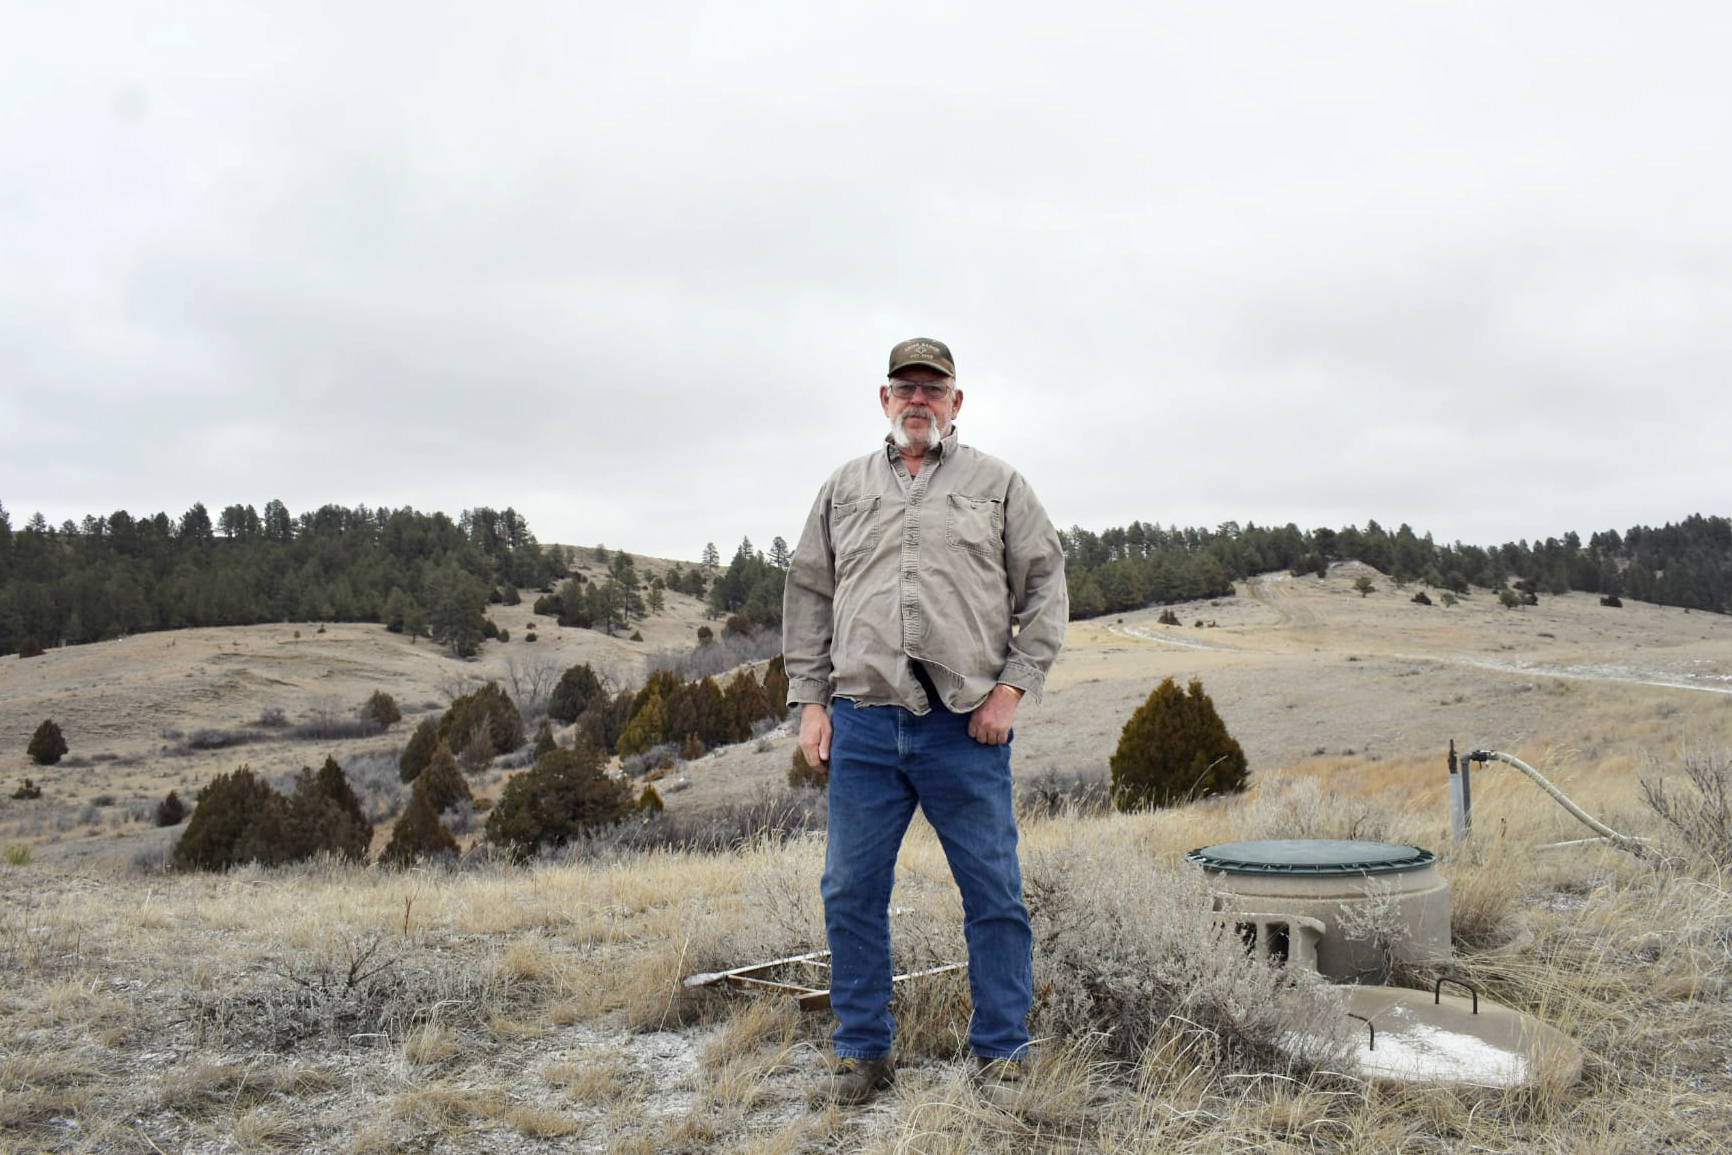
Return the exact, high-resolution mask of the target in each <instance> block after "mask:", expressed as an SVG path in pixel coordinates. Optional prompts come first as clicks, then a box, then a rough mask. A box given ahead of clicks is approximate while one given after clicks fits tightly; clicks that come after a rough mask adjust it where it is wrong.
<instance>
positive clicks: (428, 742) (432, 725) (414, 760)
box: [397, 718, 444, 782]
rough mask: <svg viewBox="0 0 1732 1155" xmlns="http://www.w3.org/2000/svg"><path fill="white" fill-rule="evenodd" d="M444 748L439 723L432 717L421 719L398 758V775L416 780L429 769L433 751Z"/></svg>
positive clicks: (405, 779)
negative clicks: (440, 738) (428, 765)
mask: <svg viewBox="0 0 1732 1155" xmlns="http://www.w3.org/2000/svg"><path fill="white" fill-rule="evenodd" d="M443 748H444V743H443V742H441V741H440V740H439V723H438V722H436V721H434V720H433V719H432V718H423V719H421V724H420V725H419V726H416V727H415V733H414V734H412V735H410V737H409V743H408V745H406V746H404V747H403V755H402V757H401V758H399V759H398V760H397V777H399V778H401V779H402V780H403V781H405V782H413V781H415V779H416V778H417V777H418V776H419V775H420V774H421V772H422V771H423V770H425V769H427V763H428V762H430V761H431V760H432V758H433V752H434V751H435V750H438V749H443Z"/></svg>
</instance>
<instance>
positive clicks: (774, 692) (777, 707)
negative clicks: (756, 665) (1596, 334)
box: [764, 654, 788, 718]
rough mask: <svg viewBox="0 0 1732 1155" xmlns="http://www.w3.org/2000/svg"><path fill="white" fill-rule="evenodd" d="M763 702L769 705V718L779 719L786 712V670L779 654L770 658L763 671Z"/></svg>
mask: <svg viewBox="0 0 1732 1155" xmlns="http://www.w3.org/2000/svg"><path fill="white" fill-rule="evenodd" d="M764 700H765V701H766V702H768V703H769V709H770V714H769V716H770V717H772V718H781V717H782V716H783V715H784V714H786V713H787V712H788V669H787V665H786V663H785V662H784V661H783V660H782V655H781V654H777V655H776V656H775V657H773V658H771V659H770V664H769V666H768V668H766V669H765V670H764Z"/></svg>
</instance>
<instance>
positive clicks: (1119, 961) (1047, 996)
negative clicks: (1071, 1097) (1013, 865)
mask: <svg viewBox="0 0 1732 1155" xmlns="http://www.w3.org/2000/svg"><path fill="white" fill-rule="evenodd" d="M1024 890H1025V893H1026V895H1027V900H1028V906H1029V915H1030V919H1031V922H1032V924H1033V928H1034V935H1035V950H1034V954H1035V989H1036V990H1037V991H1039V992H1041V994H1040V997H1039V999H1038V1001H1037V1004H1036V1007H1035V1012H1034V1015H1035V1024H1036V1028H1037V1029H1036V1033H1037V1034H1040V1035H1047V1036H1056V1037H1059V1038H1072V1037H1074V1038H1080V1037H1084V1036H1095V1037H1098V1038H1099V1039H1100V1040H1101V1052H1102V1055H1103V1058H1105V1059H1107V1060H1109V1061H1117V1062H1120V1063H1124V1064H1127V1065H1134V1064H1136V1063H1137V1062H1138V1060H1139V1059H1141V1058H1142V1057H1143V1055H1144V1053H1145V1051H1147V1050H1149V1049H1150V1048H1151V1047H1154V1046H1156V1045H1157V1044H1159V1043H1160V1042H1162V1040H1163V1038H1165V1037H1166V1036H1168V1035H1169V1034H1170V1033H1171V1032H1173V1031H1174V1030H1175V1029H1176V1024H1183V1029H1185V1030H1189V1031H1197V1032H1201V1033H1202V1039H1203V1041H1204V1042H1205V1043H1206V1049H1207V1051H1208V1057H1209V1058H1210V1059H1211V1060H1212V1061H1214V1062H1216V1063H1219V1064H1221V1065H1224V1066H1226V1067H1228V1068H1231V1069H1237V1070H1242V1071H1269V1070H1283V1069H1292V1068H1300V1069H1302V1068H1304V1067H1307V1066H1311V1065H1314V1064H1315V1065H1323V1064H1326V1063H1328V1062H1330V1061H1332V1060H1338V1059H1339V1058H1340V1057H1341V1056H1342V1055H1343V1054H1344V1053H1345V1048H1346V1047H1347V1045H1348V1038H1347V1035H1346V1033H1345V1031H1344V1029H1343V1026H1342V1024H1344V1023H1346V1021H1347V1020H1346V1019H1345V1017H1344V1016H1343V1015H1342V1013H1341V1008H1340V1005H1339V1004H1340V996H1339V995H1338V994H1335V993H1332V992H1331V991H1330V989H1329V987H1328V985H1327V984H1326V983H1325V982H1324V981H1323V980H1322V979H1321V978H1319V977H1318V976H1317V975H1316V974H1314V973H1311V972H1299V971H1290V970H1286V969H1283V968H1280V967H1277V966H1272V965H1270V964H1269V963H1268V962H1266V961H1263V960H1261V959H1258V958H1256V957H1253V956H1252V955H1250V954H1247V953H1246V951H1245V950H1244V947H1243V946H1242V944H1241V943H1240V942H1239V940H1238V938H1237V936H1236V935H1235V934H1233V932H1232V929H1231V927H1229V926H1225V925H1223V924H1222V923H1221V921H1220V920H1219V919H1218V918H1217V916H1216V914H1215V913H1214V911H1213V910H1212V909H1211V902H1210V896H1209V891H1208V886H1207V882H1206V880H1205V879H1204V878H1203V877H1202V875H1201V874H1200V873H1196V872H1188V873H1185V874H1177V873H1174V872H1173V871H1172V870H1171V869H1170V868H1168V867H1165V866H1162V865H1159V864H1157V863H1156V862H1155V861H1153V860H1152V859H1148V858H1143V857H1141V856H1135V857H1131V858H1126V857H1124V856H1122V855H1116V854H1115V855H1110V856H1109V855H1108V854H1107V853H1105V852H1101V851H1096V850H1089V849H1072V848H1065V849H1062V850H1056V851H1048V852H1045V853H1041V854H1038V855H1034V856H1031V862H1030V864H1029V870H1028V872H1027V874H1026V875H1025V884H1024ZM1156 911H1158V912H1159V915H1158V916H1156V915H1154V914H1153V913H1152V912H1156ZM1295 1039H1303V1040H1306V1042H1305V1043H1304V1045H1303V1048H1302V1049H1303V1051H1304V1054H1303V1056H1302V1057H1298V1058H1296V1057H1295V1056H1294V1055H1293V1054H1292V1053H1291V1052H1292V1050H1293V1049H1294V1048H1293V1041H1294V1040H1295Z"/></svg>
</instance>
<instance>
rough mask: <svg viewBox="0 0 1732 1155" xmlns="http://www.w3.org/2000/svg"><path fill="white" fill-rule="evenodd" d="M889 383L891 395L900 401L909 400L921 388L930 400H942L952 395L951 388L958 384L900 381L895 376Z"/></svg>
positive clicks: (921, 391) (922, 392)
mask: <svg viewBox="0 0 1732 1155" xmlns="http://www.w3.org/2000/svg"><path fill="white" fill-rule="evenodd" d="M888 384H889V388H890V393H891V395H892V396H894V397H895V398H896V399H897V400H899V401H907V400H909V399H910V398H912V397H913V396H914V393H915V391H916V390H919V391H920V393H921V394H922V395H923V396H924V397H925V398H926V399H927V400H928V401H942V400H944V399H945V398H946V397H948V396H950V393H951V390H953V389H955V388H956V386H954V385H947V384H945V383H944V382H943V381H898V380H896V379H895V378H891V380H890V381H889V383H888Z"/></svg>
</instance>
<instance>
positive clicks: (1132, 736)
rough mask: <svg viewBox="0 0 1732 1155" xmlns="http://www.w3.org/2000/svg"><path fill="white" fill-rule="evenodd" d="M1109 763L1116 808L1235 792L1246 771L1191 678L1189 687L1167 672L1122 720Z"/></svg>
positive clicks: (1233, 743)
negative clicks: (1115, 746)
mask: <svg viewBox="0 0 1732 1155" xmlns="http://www.w3.org/2000/svg"><path fill="white" fill-rule="evenodd" d="M1110 765H1111V767H1112V792H1113V803H1114V805H1116V806H1117V807H1118V808H1119V809H1120V810H1149V809H1157V808H1159V807H1163V806H1171V805H1175V804H1178V803H1184V802H1189V801H1192V800H1194V799H1197V798H1206V797H1208V796H1210V795H1214V794H1237V793H1240V792H1242V791H1243V790H1244V789H1245V786H1246V784H1247V782H1248V781H1249V777H1250V775H1249V769H1248V766H1247V763H1246V761H1245V752H1244V750H1242V749H1241V748H1240V746H1239V743H1238V742H1237V741H1235V740H1234V739H1233V737H1232V736H1231V735H1230V734H1229V733H1228V732H1227V724H1226V723H1225V722H1223V721H1222V720H1221V716H1220V714H1218V713H1216V711H1215V704H1214V702H1213V701H1211V700H1210V698H1209V695H1208V694H1206V693H1204V692H1203V684H1202V682H1201V681H1199V680H1197V679H1195V678H1193V679H1191V683H1190V687H1189V689H1188V691H1181V690H1180V689H1179V687H1178V685H1177V684H1176V683H1174V681H1173V679H1172V678H1166V679H1163V680H1162V682H1161V684H1160V685H1158V686H1156V687H1155V689H1154V691H1153V692H1152V693H1150V694H1149V697H1148V699H1147V700H1146V701H1145V702H1144V703H1143V704H1142V705H1141V706H1139V707H1138V708H1137V710H1136V712H1135V713H1133V714H1132V715H1131V717H1130V720H1129V721H1127V722H1126V723H1125V727H1124V731H1123V732H1122V733H1121V734H1120V735H1119V745H1118V749H1117V751H1115V752H1114V754H1113V756H1112V759H1111V761H1110Z"/></svg>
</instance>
